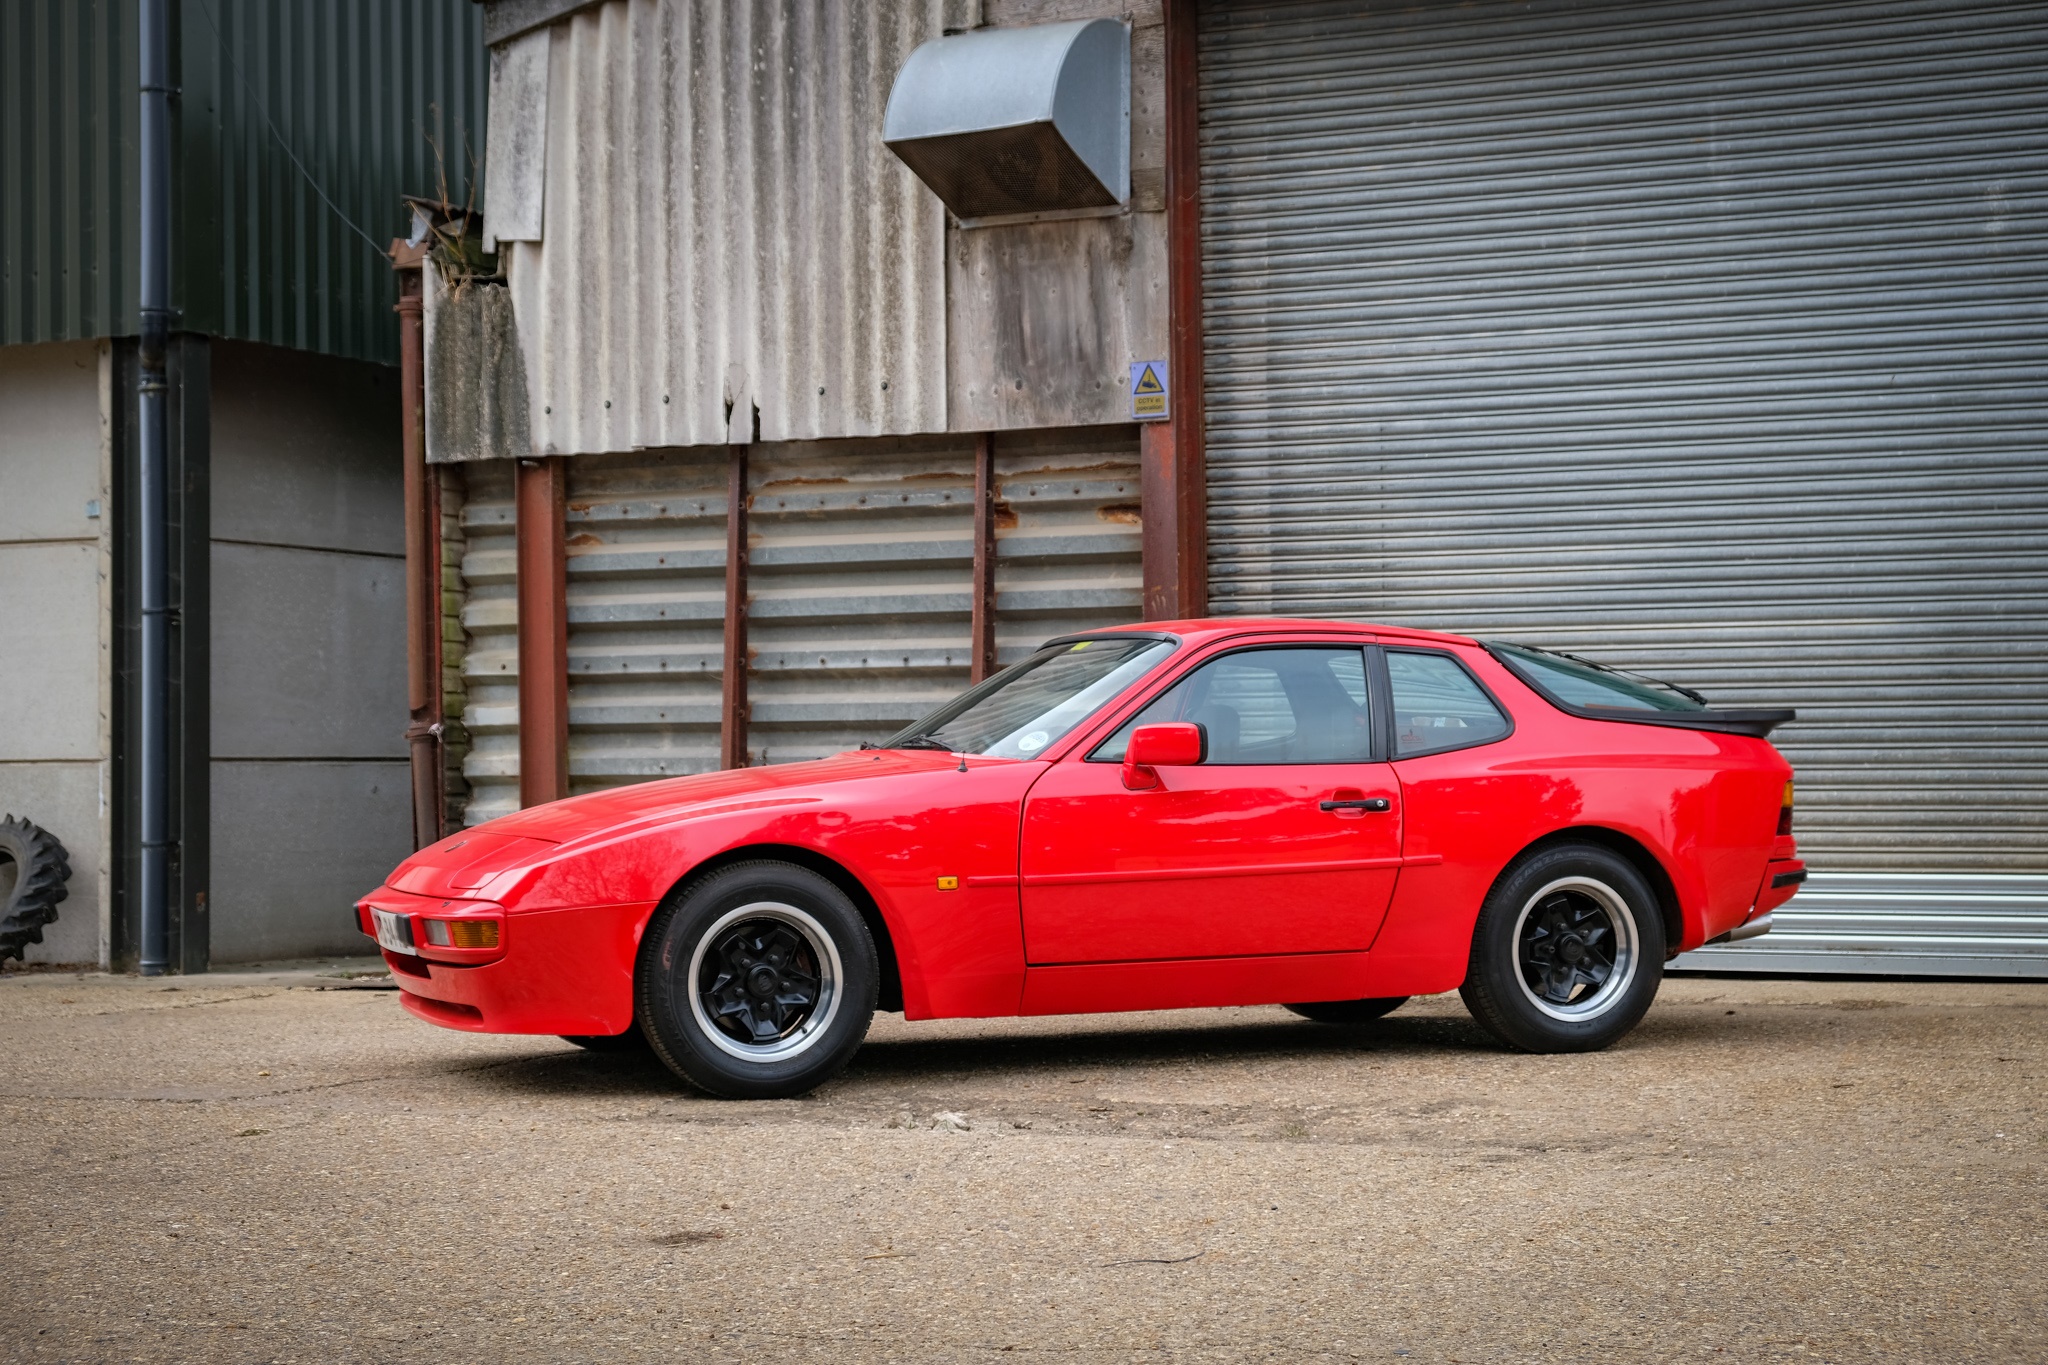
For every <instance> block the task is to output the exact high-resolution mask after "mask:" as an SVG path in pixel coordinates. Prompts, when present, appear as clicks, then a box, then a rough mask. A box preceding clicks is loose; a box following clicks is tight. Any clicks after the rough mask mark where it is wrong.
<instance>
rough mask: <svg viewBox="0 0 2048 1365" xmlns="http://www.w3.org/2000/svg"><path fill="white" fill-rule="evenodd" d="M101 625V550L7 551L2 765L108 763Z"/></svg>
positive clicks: (85, 545)
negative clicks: (103, 757)
mask: <svg viewBox="0 0 2048 1365" xmlns="http://www.w3.org/2000/svg"><path fill="white" fill-rule="evenodd" d="M98 467H99V466H98V459H97V457H96V456H95V459H94V461H93V468H94V470H97V469H98ZM99 617H100V585H99V547H98V545H96V544H94V543H93V542H90V541H73V542H59V543H50V542H30V543H28V544H19V543H17V544H12V545H8V544H0V761H9V760H21V759H36V758H45V759H97V758H98V757H99V756H100V719H99V697H100V684H99V668H100V620H99Z"/></svg>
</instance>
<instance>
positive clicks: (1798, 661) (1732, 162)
mask: <svg viewBox="0 0 2048 1365" xmlns="http://www.w3.org/2000/svg"><path fill="white" fill-rule="evenodd" d="M1201 23H1202V39H1201V63H1202V67H1201V72H1202V74H1201V83H1202V94H1201V103H1202V184H1203V213H1204V221H1203V248H1202V249H1203V256H1204V294H1205V309H1204V322H1205V329H1206V347H1207V349H1206V358H1207V376H1206V382H1207V388H1208V404H1209V407H1208V440H1209V447H1208V451H1209V453H1208V460H1209V500H1210V525H1209V536H1210V545H1211V563H1210V575H1211V583H1212V593H1213V600H1214V603H1215V607H1216V609H1217V610H1219V611H1224V612H1266V611H1281V612H1299V613H1308V614H1321V615H1330V616H1340V617H1352V618H1364V619H1372V620H1383V621H1388V622H1394V623H1403V624H1429V625H1438V626H1443V627H1448V628H1452V629H1458V630H1464V631H1469V632H1472V633H1475V634H1478V635H1481V636H1499V637H1503V638H1512V639H1520V640H1525V641H1528V642H1530V643H1534V644H1542V645H1549V646H1552V647H1556V648H1562V649H1568V650H1573V651H1576V652H1583V653H1585V654H1587V655H1589V656H1591V657H1594V658H1599V659H1604V660H1610V661H1613V662H1617V663H1625V664H1628V665H1631V666H1635V667H1639V668H1642V669H1645V670H1647V671H1649V672H1651V673H1655V674H1659V675H1661V676H1668V677H1674V678H1676V679H1678V680H1680V681H1683V682H1686V683H1689V684H1692V685H1695V686H1698V687H1700V688H1702V689H1703V690H1705V691H1706V692H1707V693H1708V694H1709V695H1710V696H1711V697H1712V698H1713V699H1714V700H1715V701H1717V702H1720V703H1725V704H1730V705H1744V704H1752V705H1764V704H1770V705H1790V706H1796V707H1797V708H1798V709H1799V720H1798V721H1797V722H1796V723H1795V724H1793V725H1789V726H1787V727H1785V728H1784V729H1782V730H1781V731H1779V732H1778V734H1777V735H1776V736H1774V739H1775V740H1776V741H1777V742H1778V743H1779V746H1780V747H1781V748H1782V749H1783V750H1784V752H1785V754H1786V756H1787V757H1788V758H1789V759H1790V760H1791V761H1792V762H1793V763H1794V764H1795V766H1796V767H1797V768H1798V770H1799V780H1800V785H1799V814H1798V819H1797V828H1798V833H1799V836H1800V841H1801V846H1802V849H1803V850H1804V851H1805V853H1806V855H1807V857H1808V859H1809V861H1810V862H1811V863H1812V865H1813V867H1814V868H1815V876H1814V879H1813V881H1812V882H1811V883H1810V884H1809V889H1808V890H1807V891H1806V892H1805V893H1804V894H1803V895H1801V896H1800V897H1799V898H1797V899H1796V900H1794V901H1793V902H1792V904H1791V905H1790V906H1788V907H1787V909H1786V910H1785V911H1784V912H1782V913H1781V915H1780V917H1779V923H1780V926H1781V927H1780V929H1779V930H1778V931H1777V932H1774V933H1773V934H1770V935H1767V936H1765V937H1763V938H1760V939H1757V940H1753V941H1751V942H1749V943H1744V944H1742V945H1738V946H1734V947H1729V948H1721V949H1714V950H1710V951H1709V952H1707V953H1703V954H1700V955H1698V956H1697V957H1693V958H1689V959H1687V962H1688V964H1689V965H1702V966H1704V965H1722V966H1728V967H1736V968H1749V969H1759V968H1767V967H1769V966H1770V965H1771V964H1773V963H1779V964H1782V965H1784V966H1785V967H1786V969H1808V968H1811V967H1813V966H1814V965H1815V964H1817V963H1820V964H1833V965H1834V966H1835V967H1837V968H1838V969H1842V970H1888V971H1914V970H1917V971H1971V972H1992V973H2029V974H2032V973H2040V972H2048V881H2044V880H2043V877H2042V874H2044V873H2048V693H2044V691H2043V689H2042V686H2041V680H2042V678H2043V676H2044V674H2048V449H2044V446H2048V440H2044V436H2043V433H2044V431H2048V420H2044V419H2048V9H2044V8H2043V7H2041V6H2039V5H2036V4H2022V3H1957V2H1956V0H1895V2H1889V3H1881V4H1880V3H1872V2H1869V0H1861V2H1858V3H1830V4H1818V3H1803V4H1792V3H1780V2H1779V0H1705V2H1704V3H1702V2H1700V0H1688V2H1687V3H1659V4H1643V3H1621V2H1618V0H1538V2H1537V3H1534V4H1528V3H1512V4H1510V3H1503V2H1501V0H1477V2H1476V3H1470V4H1462V5H1441V6H1416V5H1413V4H1393V3H1378V4H1348V3H1347V4H1341V5H1339V4H1293V5H1266V6H1259V7H1249V6H1242V5H1226V4H1221V3H1210V4H1205V5H1204V7H1203V10H1202V15H1201ZM1951 874H1967V875H1966V876H1959V875H1951ZM1987 905H1989V906H1991V907H1992V909H1993V910H1995V913H1990V912H1988V911H1985V907H1986V906H1987ZM1980 911H1981V912H1984V913H1980ZM1986 926H1990V927H1986ZM1878 961H1882V962H1884V963H1885V964H1887V965H1885V966H1883V967H1881V968H1878V967H1873V966H1872V965H1871V964H1872V963H1874V962H1878Z"/></svg>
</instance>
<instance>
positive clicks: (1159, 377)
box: [1131, 360, 1172, 422]
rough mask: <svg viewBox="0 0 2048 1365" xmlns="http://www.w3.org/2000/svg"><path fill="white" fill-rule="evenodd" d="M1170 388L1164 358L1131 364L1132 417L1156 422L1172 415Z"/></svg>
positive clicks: (1141, 420)
mask: <svg viewBox="0 0 2048 1365" xmlns="http://www.w3.org/2000/svg"><path fill="white" fill-rule="evenodd" d="M1168 396H1169V390H1168V388H1167V382H1166V362H1165V361H1163V360H1140V361H1138V362H1137V363H1136V364H1134V365H1132V366H1131V417H1132V419H1133V420H1135V421H1139V422H1154V421H1158V420H1160V419H1162V418H1165V417H1167V416H1170V415H1171V413H1172V409H1171V407H1170V405H1169V403H1168Z"/></svg>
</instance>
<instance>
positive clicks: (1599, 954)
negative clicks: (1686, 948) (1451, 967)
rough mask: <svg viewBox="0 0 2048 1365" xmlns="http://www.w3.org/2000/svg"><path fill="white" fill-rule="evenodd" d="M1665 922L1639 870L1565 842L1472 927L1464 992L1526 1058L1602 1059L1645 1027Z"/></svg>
mask: <svg viewBox="0 0 2048 1365" xmlns="http://www.w3.org/2000/svg"><path fill="white" fill-rule="evenodd" d="M1664 943H1665V935H1664V916H1663V914H1662V912H1661V911H1660V910H1659V909H1658V907H1657V897H1656V895H1655V893H1654V892H1652V891H1651V890H1650V886H1649V883H1648V882H1646V881H1644V879H1643V875H1642V874H1641V873H1640V872H1638V871H1637V870H1636V869H1635V866H1634V864H1632V863H1630V862H1629V861H1628V860H1627V859H1626V858H1623V857H1621V856H1620V855H1619V854H1617V853H1613V852H1610V851H1609V850H1607V849H1605V848H1601V847H1599V846H1598V845H1594V844H1559V845H1555V846H1553V847H1550V848H1546V849H1543V850H1541V851H1540V852H1538V853H1535V854H1532V855H1530V856H1528V857H1526V858H1523V859H1521V860H1520V861H1518V862H1516V863H1514V864H1512V865H1510V866H1509V868H1508V870H1507V871H1506V872H1503V873H1502V874H1501V877H1500V880H1499V881H1497V882H1495V883H1494V886H1493V890H1492V891H1490V892H1488V893H1487V897H1486V904H1485V905H1484V906H1483V907H1482V908H1481V909H1480V911H1479V922H1478V923H1477V924H1476V925H1474V926H1473V929H1472V960H1471V965H1470V966H1469V968H1468V969H1467V971H1466V974H1465V984H1464V985H1463V986H1461V987H1459V988H1458V993H1459V994H1460V995H1462V996H1463V997H1464V998H1465V1007H1466V1008H1467V1009H1469V1010H1471V1011H1472V1017H1473V1018H1474V1019H1477V1020H1478V1021H1479V1023H1480V1025H1481V1026H1482V1027H1484V1028H1485V1029H1486V1031H1487V1032H1488V1033H1491V1034H1492V1035H1493V1036H1494V1037H1496V1038H1498V1039H1499V1040H1500V1041H1501V1042H1503V1043H1505V1044H1507V1045H1508V1046H1509V1047H1511V1048H1515V1049H1517V1050H1519V1051H1522V1052H1594V1051H1598V1050H1599V1049H1601V1048H1603V1047H1606V1046H1608V1045H1609V1044H1610V1043H1612V1042H1614V1041H1615V1040H1616V1039H1618V1038H1620V1037H1621V1036H1622V1035H1623V1034H1625V1033H1627V1032H1628V1031H1629V1030H1630V1029H1632V1028H1634V1027H1635V1026H1636V1024H1637V1023H1638V1022H1640V1021H1641V1019H1642V1017H1643V1015H1644V1013H1645V1012H1646V1011H1648V1010H1649V1008H1650V1002H1651V1001H1653V1000H1655V999H1656V998H1657V987H1658V984H1659V983H1660V982H1661V981H1662V980H1663V979H1664Z"/></svg>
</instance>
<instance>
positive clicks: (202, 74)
mask: <svg viewBox="0 0 2048 1365" xmlns="http://www.w3.org/2000/svg"><path fill="white" fill-rule="evenodd" d="M175 9H176V15H177V18H176V21H175V22H176V32H175V35H174V42H173V62H174V67H175V71H176V73H177V74H176V79H177V80H178V82H179V83H180V86H181V89H182V94H181V97H180V98H179V99H178V100H177V101H175V102H174V105H173V108H174V111H175V113H174V117H175V118H176V119H177V120H178V123H177V142H176V146H175V149H174V153H173V154H174V156H175V157H176V159H177V174H178V177H179V180H180V186H179V190H180V193H179V200H178V202H177V203H176V204H175V205H174V206H173V211H172V224H173V227H172V232H173V276H172V291H173V301H174V302H175V303H176V304H177V305H178V307H179V308H180V309H181V310H182V313H183V321H182V324H181V325H182V326H184V327H185V328H187V329H189V330H192V331H196V332H204V333H207V334H209V335H213V336H222V337H233V338H237V339H240V340H245V341H262V342H269V343H271V344H273V345H279V346H290V347H294V348H297V349H300V350H309V351H318V352H322V353H325V354H329V355H341V356H351V357H356V358H360V359H367V360H378V361H384V362H386V363H390V362H393V361H395V360H396V359H397V348H398V341H397V329H396V328H395V327H394V326H393V325H392V322H391V305H392V304H393V302H395V300H396V298H397V294H396V290H395V286H394V284H393V281H392V271H391V264H390V262H389V261H388V260H387V259H385V257H384V256H383V254H382V253H383V250H384V248H385V247H386V246H388V245H389V243H390V240H391V238H392V237H393V236H397V235H400V234H402V232H403V231H404V229H405V226H406V219H405V214H404V211H403V209H402V207H401V206H400V204H399V196H400V195H401V194H406V193H413V194H433V193H435V192H436V190H437V186H438V185H439V184H440V175H441V169H442V167H441V163H440V162H438V161H437V158H436V155H435V151H434V147H433V145H432V144H434V143H438V144H439V146H440V148H441V149H442V153H443V157H444V158H445V170H446V182H447V185H448V189H449V193H450V195H451V197H453V198H454V200H455V201H456V202H457V203H458V204H459V203H462V202H464V201H465V199H466V196H467V194H468V186H469V181H470V167H471V165H472V162H473V161H481V159H482V156H483V128H484V96H485V85H486V69H487V62H486V56H485V51H484V47H483V30H482V21H481V18H480V15H479V14H478V10H477V7H476V6H475V5H474V4H471V3H469V2H468V0H315V2H313V3H302V4H292V5H276V4H270V3H266V2H265V0H179V3H178V4H177V5H176V7H175ZM137 22H138V21H137V17H136V6H135V3H134V0H83V2H81V3H71V0H5V3H4V4H0V184H4V185H5V186H6V187H7V190H6V193H5V194H4V195H0V258H4V267H0V343H13V342H31V341H48V340H60V339H68V338H84V337H96V336H117V335H130V334H133V333H134V332H135V331H136V330H137V320H136V312H135V309H136V301H135V292H134V291H135V283H136V281H135V269H136V237H135V233H136V222H135V219H136V213H137V209H136V204H135V197H134V196H135V187H136V175H137V171H136V163H135V155H134V143H135V128H136V126H137V114H136V92H135V87H136V82H137V79H138V76H137V66H136V62H137V56H136V41H137V36H136V35H137ZM287 149H289V150H287ZM294 157H296V158H297V160H298V162H299V163H301V164H303V166H304V168H305V173H304V174H302V173H301V171H300V170H299V169H298V167H297V166H295V165H294V164H293V158H294ZM308 175H310V176H311V178H312V179H313V180H315V181H317V182H318V183H319V185H320V187H321V190H323V191H324V192H325V194H326V196H327V198H328V199H330V200H332V201H333V204H334V206H335V207H334V208H330V207H328V206H327V205H325V204H323V203H322V202H321V198H320V195H319V193H318V192H316V191H315V190H314V189H313V187H312V185H311V184H309V183H308V178H307V177H308ZM336 209H338V210H339V213H337V212H336ZM342 215H346V217H347V218H348V219H350V220H352V221H353V222H354V223H355V224H356V226H357V227H359V228H360V229H361V230H362V234H363V235H358V233H357V232H356V231H355V230H354V229H352V228H350V227H349V226H348V225H347V223H345V222H344V221H343V217H342ZM366 238H367V240H366Z"/></svg>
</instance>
